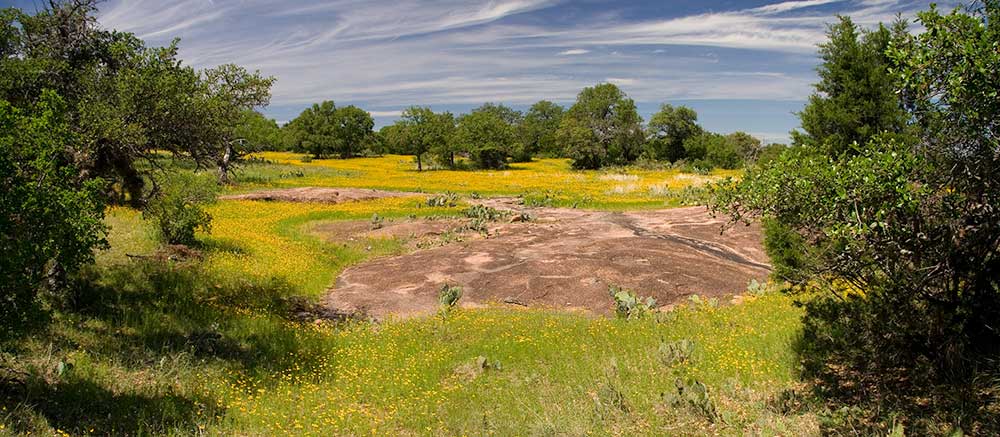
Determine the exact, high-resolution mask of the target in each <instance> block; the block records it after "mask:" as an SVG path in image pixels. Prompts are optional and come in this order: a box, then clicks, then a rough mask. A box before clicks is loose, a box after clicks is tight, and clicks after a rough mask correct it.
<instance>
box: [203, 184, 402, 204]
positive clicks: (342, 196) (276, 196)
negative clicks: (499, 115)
mask: <svg viewBox="0 0 1000 437" xmlns="http://www.w3.org/2000/svg"><path fill="white" fill-rule="evenodd" d="M411 196H421V194H418V193H404V192H397V191H382V190H371V189H365V188H318V187H302V188H287V189H279V190H262V191H254V192H252V193H246V194H235V195H230V196H221V197H220V199H223V200H264V201H278V202H319V203H344V202H358V201H362V200H373V199H383V198H386V197H411Z"/></svg>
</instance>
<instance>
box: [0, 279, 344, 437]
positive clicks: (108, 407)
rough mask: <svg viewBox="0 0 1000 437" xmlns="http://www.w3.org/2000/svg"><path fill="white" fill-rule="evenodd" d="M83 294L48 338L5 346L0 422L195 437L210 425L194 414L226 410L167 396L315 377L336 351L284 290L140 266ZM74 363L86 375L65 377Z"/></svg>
mask: <svg viewBox="0 0 1000 437" xmlns="http://www.w3.org/2000/svg"><path fill="white" fill-rule="evenodd" d="M79 284H81V285H80V286H79V287H76V289H75V291H74V293H73V296H71V298H70V299H67V302H70V303H69V304H67V306H66V307H65V308H62V309H60V310H57V311H54V312H53V315H54V317H53V319H52V322H51V323H50V324H49V326H48V327H47V328H46V330H45V332H40V333H39V335H38V336H36V337H35V339H29V338H27V337H24V338H23V339H22V340H21V341H14V342H10V343H8V344H6V345H4V350H7V351H15V350H16V351H18V352H17V354H18V356H19V358H18V357H15V364H16V365H15V366H13V367H11V366H5V365H4V364H3V363H0V370H4V368H5V367H8V369H7V370H6V373H0V404H2V405H3V406H5V407H7V410H6V411H5V412H4V413H0V423H3V422H7V423H10V424H15V425H17V426H22V427H24V428H25V430H29V431H30V430H32V429H34V430H38V429H43V430H44V429H46V428H45V427H46V426H51V427H53V428H59V429H63V430H74V431H75V432H79V433H92V434H98V435H144V434H151V433H161V432H168V433H170V432H172V430H175V431H176V430H180V431H181V432H182V433H189V432H194V431H197V429H195V428H193V427H194V426H196V425H197V424H205V423H206V421H207V420H209V419H208V418H206V417H204V416H199V413H200V414H203V415H208V416H207V417H209V418H210V417H215V416H216V415H219V416H222V415H224V410H222V409H221V407H216V402H215V401H214V400H212V399H202V398H200V397H196V396H195V397H192V396H190V395H184V394H179V393H178V390H182V389H180V388H178V389H176V390H175V389H174V387H188V390H191V387H198V386H199V385H200V384H202V383H204V382H206V381H201V380H200V379H203V378H206V377H220V376H221V377H223V378H228V377H229V376H222V375H231V376H232V377H233V378H241V377H250V378H254V379H259V381H260V383H261V384H262V385H270V384H274V383H276V381H277V379H276V378H273V377H272V376H273V375H276V374H279V373H281V372H285V373H288V372H293V373H294V372H302V373H305V372H310V371H311V369H313V368H315V366H314V364H316V363H318V362H319V361H320V360H321V359H322V358H323V357H324V356H326V355H328V354H329V348H330V347H331V343H330V342H328V341H327V340H326V337H323V336H321V335H318V334H317V335H311V334H309V332H310V331H308V330H303V329H302V328H301V325H299V324H297V323H295V322H294V320H293V318H294V317H296V316H295V314H296V312H301V311H302V305H303V304H302V301H301V299H298V298H295V297H294V287H293V286H291V285H290V284H288V282H287V281H284V280H280V279H270V280H268V279H258V278H245V277H239V276H232V277H224V276H220V275H216V274H213V273H211V272H208V271H206V270H205V269H203V268H202V267H201V266H200V265H199V263H198V262H196V261H181V262H178V261H171V260H161V259H141V260H133V261H130V262H128V263H124V264H119V265H113V266H103V267H96V266H95V267H91V268H89V269H88V270H86V271H85V272H83V273H82V274H81V277H80V280H79ZM310 321H312V320H311V319H310ZM81 354H82V355H81ZM80 356H82V357H83V359H84V360H85V361H86V363H87V364H86V368H87V369H88V371H86V372H80V373H75V372H74V371H69V372H66V373H65V374H64V372H63V369H62V366H64V363H63V362H64V361H65V362H66V363H69V365H72V363H73V362H74V360H76V359H77V358H75V357H80ZM164 362H168V363H180V364H176V365H173V367H171V366H167V367H163V365H162V364H163V363H164ZM158 363H159V365H158ZM57 366H58V367H59V369H60V370H58V371H56V370H54V368H56V367H57ZM81 368H82V367H81ZM206 372H207V373H206ZM5 374H7V375H8V376H6V377H5V376H4V375H5ZM88 375H90V376H88ZM93 375H104V376H100V377H98V376H93ZM108 375H114V376H113V377H112V378H110V379H109V378H108V377H107V376H108ZM205 375H215V376H205ZM132 379H135V384H132V383H130V381H131V380H132ZM196 391H197V390H196ZM14 410H17V411H18V412H17V413H15V414H14V416H9V415H8V417H6V418H4V417H3V416H4V414H9V412H11V411H14ZM20 416H23V419H22V418H21V417H20ZM39 424H42V425H39ZM45 424H47V425H45ZM11 426H14V425H11ZM91 429H93V431H91ZM184 430H186V431H184Z"/></svg>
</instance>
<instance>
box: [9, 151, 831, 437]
mask: <svg viewBox="0 0 1000 437" xmlns="http://www.w3.org/2000/svg"><path fill="white" fill-rule="evenodd" d="M262 157H263V158H264V159H265V160H266V161H267V162H266V163H260V162H259V163H257V164H254V165H251V166H249V167H247V168H246V169H245V170H243V172H242V173H240V175H239V178H240V179H239V180H240V185H238V186H236V187H234V188H233V189H231V191H232V192H243V191H249V190H253V189H256V188H261V187H294V186H330V187H365V188H380V189H392V190H409V191H422V192H428V193H435V192H454V193H460V194H461V195H463V196H465V197H471V196H493V195H504V196H522V197H523V198H524V200H525V201H526V202H530V201H533V200H532V199H538V198H541V199H550V200H543V201H544V202H548V203H551V204H554V205H564V206H576V207H587V208H602V209H628V208H648V207H658V206H659V207H662V206H666V205H676V204H679V203H680V202H682V201H683V200H682V199H679V198H678V197H677V196H676V195H672V194H671V193H677V192H683V191H684V190H686V189H689V188H687V187H691V186H692V184H696V183H701V182H704V181H707V180H710V179H712V178H715V177H719V176H724V175H729V174H712V175H691V174H686V173H682V172H680V171H679V170H672V169H671V170H643V169H616V170H614V171H588V172H575V171H570V170H569V169H568V162H567V161H565V160H540V161H536V162H533V163H530V164H516V165H515V166H514V168H512V169H511V170H503V171H477V172H456V171H444V170H435V171H425V172H419V173H418V172H415V171H412V170H410V169H411V168H412V164H411V163H410V162H409V161H408V158H406V157H400V156H385V157H380V158H361V159H353V160H315V161H311V162H303V161H302V160H301V159H300V158H299V156H298V155H292V154H284V153H267V154H263V155H262ZM661 188H662V190H661ZM546 196H547V197H546ZM463 207H464V204H463V203H462V202H459V203H458V204H457V205H456V206H454V207H429V206H427V205H426V202H425V201H424V200H423V199H422V198H388V199H380V200H375V201H368V202H356V203H346V204H337V205H333V204H308V203H284V202H253V201H220V202H218V203H217V204H215V205H213V206H211V207H210V209H209V212H210V213H211V214H212V216H213V217H214V221H213V226H212V232H211V234H204V235H201V236H200V237H199V238H200V240H201V241H202V245H201V247H199V248H198V249H199V251H200V253H201V255H200V257H195V258H189V259H188V258H182V259H160V258H156V257H153V258H147V257H144V255H148V254H153V253H155V252H156V251H157V250H158V249H157V247H158V246H157V243H156V242H155V240H154V231H153V229H152V227H151V225H150V224H148V223H146V222H145V221H144V220H143V218H142V215H141V214H140V213H139V212H136V211H134V210H131V209H127V208H122V207H117V208H112V209H111V210H109V211H108V213H107V218H106V221H107V223H108V225H109V226H110V234H109V243H110V249H108V250H103V251H100V252H99V253H98V262H97V263H96V265H95V266H94V267H93V268H91V269H89V271H88V272H87V274H88V275H89V276H90V278H91V282H90V283H91V284H92V285H91V286H90V287H88V288H87V289H84V290H81V291H80V292H79V293H78V294H77V296H75V297H74V299H73V300H72V302H68V303H67V304H66V307H65V308H63V309H60V310H58V311H54V312H53V316H52V320H51V321H50V323H49V324H48V325H47V326H46V327H44V328H41V329H44V332H40V333H38V334H37V335H33V336H29V337H26V338H25V339H24V340H22V341H20V342H19V343H18V344H17V348H18V350H17V352H18V353H19V354H20V355H21V357H23V358H21V359H19V360H17V361H16V362H15V361H14V360H13V359H11V358H10V357H9V356H6V355H5V356H3V357H2V359H4V360H7V361H8V362H9V366H8V367H10V368H11V369H12V370H10V371H11V372H20V373H21V374H23V375H27V376H26V377H24V378H22V379H23V380H24V381H26V382H25V383H24V384H23V387H22V388H21V390H20V391H15V392H13V393H7V394H6V395H5V396H4V397H2V398H0V400H2V410H0V435H7V434H22V433H24V434H33V435H50V434H60V435H64V434H70V435H107V434H127V435H145V434H168V435H222V434H224V435H231V434H237V435H281V434H287V435H665V434H667V435H704V434H716V435H745V434H751V435H806V434H815V433H817V432H818V429H819V422H818V420H819V419H818V418H817V417H818V416H817V414H816V413H815V408H813V407H814V406H813V405H811V403H810V402H811V401H809V399H810V398H809V396H807V394H806V393H805V390H804V389H803V388H802V386H801V384H800V383H799V364H798V358H797V355H796V354H795V349H794V346H795V344H796V342H797V340H798V338H799V336H800V332H801V322H800V319H801V310H800V309H799V308H798V307H796V306H795V305H794V303H793V301H792V298H790V297H788V296H786V295H783V294H781V293H778V292H774V291H759V290H758V291H757V292H755V293H748V294H747V295H746V297H745V299H743V301H742V302H741V303H739V304H730V303H729V302H721V303H720V302H717V301H715V300H711V301H709V300H697V299H695V300H692V301H691V302H688V303H685V304H682V305H679V306H678V308H677V309H675V310H673V311H670V312H664V313H655V314H650V315H647V316H646V317H642V318H639V319H634V320H625V319H618V318H605V317H596V316H593V315H589V314H583V313H575V312H555V311H545V310H537V309H519V308H510V307H503V306H499V305H498V306H493V307H489V308H484V309H474V310H473V309H455V310H452V311H450V312H446V313H445V312H443V313H441V314H439V315H436V316H428V317H422V318H415V319H407V320H387V321H382V322H377V323H373V322H367V321H344V322H338V321H332V320H318V319H317V320H312V319H305V320H303V319H299V318H294V317H290V314H291V313H293V312H295V311H297V310H299V309H301V308H303V306H305V307H308V306H309V305H311V304H312V302H314V301H315V300H316V299H317V298H318V297H320V296H322V295H323V293H324V292H325V290H326V289H327V287H328V286H329V285H330V284H331V283H332V282H333V281H334V280H335V278H336V276H337V274H338V273H339V272H340V271H341V270H342V269H343V268H345V267H346V266H349V265H352V264H355V263H358V262H361V261H363V260H365V259H370V258H372V257H377V256H386V255H392V254H397V253H401V252H402V251H405V250H407V249H406V248H405V246H404V245H403V244H401V243H400V242H399V241H396V240H391V239H381V240H367V241H357V242H354V243H350V244H333V243H329V242H326V241H324V240H322V239H321V238H319V237H318V236H316V235H313V234H312V233H311V232H310V229H312V227H313V226H315V225H316V224H318V223H323V222H326V221H334V220H358V219H369V218H370V217H372V215H373V214H378V215H379V216H380V217H385V218H388V219H393V218H403V217H414V216H418V217H428V216H439V217H444V216H455V215H458V214H460V212H461V210H462V209H463ZM136 255H142V256H136ZM24 357H26V358H24ZM702 389H704V391H702Z"/></svg>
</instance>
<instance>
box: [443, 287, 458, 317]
mask: <svg viewBox="0 0 1000 437" xmlns="http://www.w3.org/2000/svg"><path fill="white" fill-rule="evenodd" d="M461 298H462V287H459V286H457V285H454V286H453V285H448V284H444V285H442V286H441V290H440V291H438V305H440V306H441V314H448V313H449V312H450V311H451V310H452V308H454V307H455V305H458V300H459V299H461Z"/></svg>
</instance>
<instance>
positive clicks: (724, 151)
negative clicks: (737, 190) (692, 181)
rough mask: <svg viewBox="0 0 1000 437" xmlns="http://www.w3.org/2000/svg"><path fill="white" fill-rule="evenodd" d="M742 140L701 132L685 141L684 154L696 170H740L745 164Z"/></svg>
mask: <svg viewBox="0 0 1000 437" xmlns="http://www.w3.org/2000/svg"><path fill="white" fill-rule="evenodd" d="M740 140H741V137H727V136H723V135H719V134H717V133H712V132H701V133H698V134H695V135H693V136H691V137H689V138H688V139H687V140H685V141H684V153H685V156H686V159H688V160H690V161H691V163H692V164H693V165H694V166H695V167H696V168H701V169H706V170H708V169H711V168H713V167H721V168H727V169H734V168H739V167H740V166H741V165H742V164H743V162H744V155H743V151H742V150H741V144H740V143H738V141H740Z"/></svg>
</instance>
